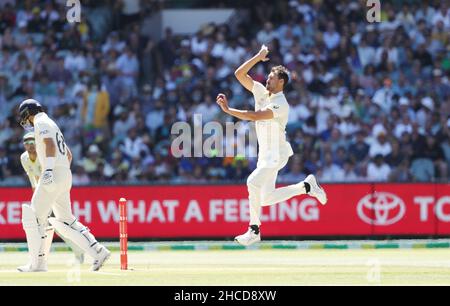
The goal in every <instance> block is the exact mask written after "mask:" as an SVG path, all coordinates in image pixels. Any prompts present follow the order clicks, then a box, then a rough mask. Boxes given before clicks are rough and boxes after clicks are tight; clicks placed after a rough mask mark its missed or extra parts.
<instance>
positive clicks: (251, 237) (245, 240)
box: [234, 227, 261, 246]
mask: <svg viewBox="0 0 450 306" xmlns="http://www.w3.org/2000/svg"><path fill="white" fill-rule="evenodd" d="M234 240H235V241H236V242H237V243H239V244H241V245H243V246H249V245H252V244H254V243H256V242H260V241H261V232H259V231H258V234H257V233H256V232H255V230H254V229H253V228H251V227H249V228H248V231H247V232H246V233H245V234H243V235H240V236H237V237H236V238H234Z"/></svg>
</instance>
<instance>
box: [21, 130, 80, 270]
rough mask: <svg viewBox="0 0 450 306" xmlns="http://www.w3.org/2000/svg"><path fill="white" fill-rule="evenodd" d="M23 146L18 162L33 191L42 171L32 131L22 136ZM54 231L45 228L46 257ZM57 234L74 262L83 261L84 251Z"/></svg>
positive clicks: (50, 227) (51, 228)
mask: <svg viewBox="0 0 450 306" xmlns="http://www.w3.org/2000/svg"><path fill="white" fill-rule="evenodd" d="M23 146H24V147H25V152H23V153H22V155H21V156H20V163H21V164H22V168H23V170H25V172H26V174H27V176H28V179H29V181H30V184H31V188H33V192H34V190H35V189H36V185H37V184H38V182H39V178H40V177H41V173H42V168H41V164H40V163H39V160H38V158H37V152H36V141H35V139H34V132H28V133H26V134H25V135H24V136H23ZM67 153H68V158H69V161H71V159H72V156H71V155H70V151H67ZM54 233H55V228H54V227H53V226H51V225H50V226H47V227H46V228H45V241H44V244H45V247H44V253H45V255H44V256H45V257H46V258H48V254H49V253H50V248H51V246H52V242H53V235H54ZM58 235H59V236H60V237H61V239H63V240H64V242H65V243H67V244H68V245H69V246H70V248H71V249H72V251H73V252H74V254H75V260H76V263H78V264H82V263H83V262H84V252H83V251H82V250H81V249H80V248H78V247H77V246H76V245H75V244H74V243H72V242H71V241H70V240H68V239H67V238H65V237H63V235H62V234H61V233H58Z"/></svg>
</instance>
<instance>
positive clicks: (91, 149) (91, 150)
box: [88, 144, 100, 154]
mask: <svg viewBox="0 0 450 306" xmlns="http://www.w3.org/2000/svg"><path fill="white" fill-rule="evenodd" d="M88 153H89V154H98V153H100V149H99V148H98V146H97V145H96V144H92V145H90V146H89V149H88Z"/></svg>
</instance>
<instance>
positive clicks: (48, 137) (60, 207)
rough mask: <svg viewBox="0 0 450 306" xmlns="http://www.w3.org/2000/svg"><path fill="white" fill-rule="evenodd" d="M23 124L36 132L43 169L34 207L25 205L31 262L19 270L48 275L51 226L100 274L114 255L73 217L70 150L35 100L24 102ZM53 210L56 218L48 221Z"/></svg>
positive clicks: (38, 156)
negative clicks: (47, 229)
mask: <svg viewBox="0 0 450 306" xmlns="http://www.w3.org/2000/svg"><path fill="white" fill-rule="evenodd" d="M19 114H20V124H21V125H22V126H23V127H24V128H25V129H26V130H27V131H31V130H32V129H33V128H34V137H35V143H36V153H37V158H38V161H39V163H40V165H41V167H42V173H41V175H40V178H39V181H38V182H37V185H36V189H35V191H34V193H33V197H32V199H31V205H26V204H24V205H22V225H23V228H24V230H25V234H26V237H27V243H28V252H29V254H30V262H29V263H28V264H27V265H25V266H22V267H19V268H18V270H19V271H21V272H45V271H47V257H46V250H45V245H46V244H45V240H46V234H45V229H46V226H47V222H49V223H50V224H51V225H52V226H53V227H54V228H55V230H56V231H57V232H59V233H61V235H63V236H64V237H65V238H67V239H69V240H70V241H71V242H72V243H74V244H75V245H77V246H78V247H79V248H80V249H81V250H83V251H84V252H85V253H86V254H88V255H90V256H91V257H92V258H93V259H94V262H93V265H92V270H93V271H98V270H99V269H100V268H101V267H102V265H103V264H104V262H105V261H106V260H107V259H108V258H109V257H110V255H111V253H110V251H109V250H108V249H106V248H105V247H104V246H103V245H101V244H100V243H98V242H97V240H96V239H95V237H94V236H93V235H92V234H91V233H90V232H89V229H88V228H87V227H85V226H84V225H83V224H81V223H80V222H78V220H77V219H76V218H75V217H74V216H73V214H72V207H71V202H70V189H71V188H72V173H71V171H70V161H69V155H71V154H70V150H69V148H68V147H67V145H66V144H65V142H64V136H63V134H62V133H61V131H60V129H59V128H58V126H57V125H56V123H55V122H54V121H53V120H52V119H50V118H49V117H48V116H47V114H46V113H45V112H44V110H43V108H42V106H41V105H40V104H39V103H38V102H37V101H36V100H33V99H28V100H25V101H23V102H22V103H21V104H20V106H19ZM52 210H53V213H54V214H55V218H48V216H49V214H50V212H51V211H52Z"/></svg>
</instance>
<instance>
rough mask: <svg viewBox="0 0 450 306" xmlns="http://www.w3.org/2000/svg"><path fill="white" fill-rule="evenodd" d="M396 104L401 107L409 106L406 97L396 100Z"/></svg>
mask: <svg viewBox="0 0 450 306" xmlns="http://www.w3.org/2000/svg"><path fill="white" fill-rule="evenodd" d="M398 104H399V105H400V106H403V105H406V106H408V105H409V99H408V98H406V97H401V98H400V99H399V100H398Z"/></svg>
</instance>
